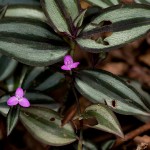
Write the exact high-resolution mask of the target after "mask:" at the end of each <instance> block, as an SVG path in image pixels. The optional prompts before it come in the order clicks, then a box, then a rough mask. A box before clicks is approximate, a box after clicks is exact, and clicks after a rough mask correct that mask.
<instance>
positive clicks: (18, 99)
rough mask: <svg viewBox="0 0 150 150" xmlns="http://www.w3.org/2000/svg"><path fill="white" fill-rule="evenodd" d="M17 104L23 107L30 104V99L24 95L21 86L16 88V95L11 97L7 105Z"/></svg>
mask: <svg viewBox="0 0 150 150" xmlns="http://www.w3.org/2000/svg"><path fill="white" fill-rule="evenodd" d="M17 104H19V105H20V106H22V107H29V106H30V102H29V100H28V99H27V98H25V97H24V91H23V89H22V88H20V87H19V88H17V89H16V92H15V96H12V97H10V98H9V99H8V101H7V105H9V106H15V105H17Z"/></svg>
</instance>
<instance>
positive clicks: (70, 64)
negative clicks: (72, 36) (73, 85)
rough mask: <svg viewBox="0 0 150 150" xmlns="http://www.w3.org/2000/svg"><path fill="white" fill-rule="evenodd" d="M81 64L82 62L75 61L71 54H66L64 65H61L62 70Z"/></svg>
mask: <svg viewBox="0 0 150 150" xmlns="http://www.w3.org/2000/svg"><path fill="white" fill-rule="evenodd" d="M79 64H80V63H79V62H73V59H72V57H71V56H70V55H66V56H65V57H64V65H63V66H61V69H62V70H71V69H73V68H77V67H78V65H79Z"/></svg>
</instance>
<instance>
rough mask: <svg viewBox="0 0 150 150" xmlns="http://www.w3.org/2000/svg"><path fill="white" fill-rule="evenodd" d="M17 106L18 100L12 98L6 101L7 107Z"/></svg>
mask: <svg viewBox="0 0 150 150" xmlns="http://www.w3.org/2000/svg"><path fill="white" fill-rule="evenodd" d="M17 104H18V99H17V98H16V97H15V96H12V97H10V98H9V99H8V100H7V105H8V106H14V105H17Z"/></svg>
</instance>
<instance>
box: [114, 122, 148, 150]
mask: <svg viewBox="0 0 150 150" xmlns="http://www.w3.org/2000/svg"><path fill="white" fill-rule="evenodd" d="M148 130H150V123H147V124H144V125H143V126H141V127H139V128H137V129H135V130H133V131H131V132H129V133H127V134H126V135H125V136H124V138H123V139H122V138H117V140H116V142H115V144H114V146H113V147H112V150H113V149H115V148H116V147H118V146H120V145H122V144H123V143H125V142H127V141H129V140H131V139H133V138H134V137H136V136H138V135H140V134H142V133H143V132H145V131H148Z"/></svg>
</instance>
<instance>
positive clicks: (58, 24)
mask: <svg viewBox="0 0 150 150" xmlns="http://www.w3.org/2000/svg"><path fill="white" fill-rule="evenodd" d="M41 3H42V7H43V9H44V10H45V14H46V16H47V18H48V23H49V25H50V26H51V27H52V28H53V29H54V30H55V31H57V32H63V33H64V32H65V33H66V34H69V35H70V34H74V25H73V21H74V20H75V19H76V17H77V16H78V15H79V11H80V8H79V0H71V1H70V0H61V1H60V0H41Z"/></svg>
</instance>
